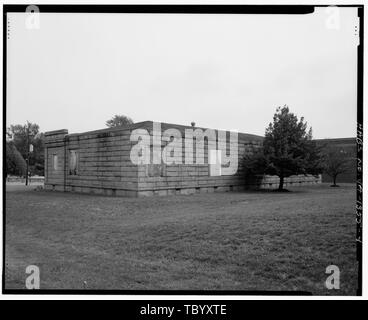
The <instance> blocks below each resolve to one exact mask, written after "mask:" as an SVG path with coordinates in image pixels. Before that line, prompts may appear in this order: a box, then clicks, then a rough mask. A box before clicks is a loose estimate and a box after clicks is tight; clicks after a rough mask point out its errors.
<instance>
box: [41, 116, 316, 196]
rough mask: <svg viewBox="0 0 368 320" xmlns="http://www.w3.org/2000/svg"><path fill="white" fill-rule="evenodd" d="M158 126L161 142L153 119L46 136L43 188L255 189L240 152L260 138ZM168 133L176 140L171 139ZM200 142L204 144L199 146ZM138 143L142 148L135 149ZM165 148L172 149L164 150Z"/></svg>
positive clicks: (300, 179) (309, 179)
mask: <svg viewBox="0 0 368 320" xmlns="http://www.w3.org/2000/svg"><path fill="white" fill-rule="evenodd" d="M155 125H156V127H155ZM155 128H156V129H155ZM158 128H159V133H160V135H162V137H161V139H157V123H154V122H152V121H145V122H140V123H135V124H132V125H129V126H126V127H117V128H108V129H102V130H97V131H90V132H84V133H74V134H69V133H68V130H65V129H64V130H56V131H50V132H46V133H45V188H46V189H48V190H58V191H73V192H85V193H93V194H102V195H116V196H150V195H169V194H192V193H203V192H219V191H238V190H243V189H245V188H249V187H255V185H254V184H253V183H252V182H251V181H246V179H245V178H244V173H243V170H242V168H241V163H242V158H243V156H244V154H245V153H247V152H253V150H255V149H256V148H259V147H260V146H261V144H262V140H263V137H261V136H257V135H252V134H246V133H237V134H236V136H237V139H236V140H232V137H233V133H230V132H224V131H220V130H211V129H209V130H210V131H206V130H207V129H204V128H198V127H195V128H193V127H190V126H182V125H175V124H168V123H160V124H159V127H158ZM155 130H156V131H155ZM194 130H196V131H194ZM173 131H174V133H175V134H176V136H175V135H174V136H171V134H172V133H173ZM137 132H138V133H139V134H137ZM188 132H189V133H190V132H195V133H199V135H198V136H195V137H197V138H196V139H195V138H193V137H192V136H190V135H189V137H188ZM201 132H203V133H204V135H203V136H201V135H200V133H201ZM178 134H179V135H178ZM206 134H208V136H209V137H210V138H211V140H210V138H208V137H207V136H206ZM234 137H235V135H234ZM202 138H203V140H202ZM213 139H214V140H213ZM201 140H202V141H203V145H201V143H199V144H198V141H199V142H201ZM209 141H211V142H209ZM143 142H145V143H146V145H145V146H146V147H145V148H143V147H142V148H140V144H141V143H143ZM192 142H193V146H192V147H190V145H191V143H192ZM170 145H171V146H172V145H174V146H175V148H174V150H172V149H173V148H167V147H168V146H170ZM188 146H189V147H188ZM220 146H222V151H221V150H220V151H219V150H218V149H220ZM213 149H215V150H213ZM132 155H133V157H132ZM134 155H135V156H136V158H137V157H138V161H137V159H136V158H134ZM155 157H156V159H154V158H155ZM168 158H170V159H169V160H170V161H171V162H170V161H168ZM143 160H144V161H143ZM231 165H233V166H234V165H235V166H236V167H235V170H234V168H233V169H231V168H230V166H231ZM278 182H279V179H278V177H270V176H265V177H263V179H262V180H261V181H260V182H258V183H257V187H262V188H271V187H272V188H274V187H275V186H276V185H277V184H278ZM320 182H321V177H320V176H317V177H316V176H312V175H310V176H304V175H302V176H292V177H289V178H286V179H285V186H290V185H293V186H294V185H305V184H316V183H320Z"/></svg>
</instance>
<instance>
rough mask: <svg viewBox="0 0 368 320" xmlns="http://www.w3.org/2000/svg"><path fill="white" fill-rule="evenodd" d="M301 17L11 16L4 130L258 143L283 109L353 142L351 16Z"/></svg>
mask: <svg viewBox="0 0 368 320" xmlns="http://www.w3.org/2000/svg"><path fill="white" fill-rule="evenodd" d="M339 15H340V23H339V29H329V28H327V27H326V19H328V17H329V15H328V13H326V11H325V8H321V9H318V10H317V11H316V12H315V13H314V14H308V15H220V14H216V15H203V14H198V15H174V14H173V15H171V14H170V15H162V14H48V13H44V14H42V13H41V16H40V28H39V29H27V28H26V27H25V17H26V15H25V14H21V13H17V14H15V13H14V14H9V17H10V19H9V23H10V36H9V37H10V39H9V40H8V52H7V59H8V60H7V63H8V66H7V67H8V69H7V124H8V125H9V124H17V123H25V122H26V120H29V121H31V122H35V123H37V124H39V125H40V129H41V131H49V130H56V129H64V128H65V129H68V130H69V133H75V132H84V131H89V130H96V129H102V128H105V121H106V120H108V119H109V118H111V117H112V116H113V115H115V114H124V115H127V116H129V117H131V118H132V119H133V120H134V121H135V122H140V121H145V120H155V121H160V122H169V123H177V124H185V125H190V123H191V122H192V121H195V122H196V124H197V126H202V127H210V128H215V129H216V128H221V129H237V130H239V131H240V132H246V133H252V134H259V135H263V134H264V130H265V127H266V126H267V125H268V123H269V122H270V121H271V120H272V116H273V114H274V112H275V110H276V108H277V107H278V106H282V105H284V104H287V105H289V107H290V109H291V110H292V111H293V112H295V113H296V114H297V115H298V116H304V117H305V119H306V120H307V121H308V123H309V124H310V125H311V126H312V127H313V134H314V137H315V138H333V137H353V136H355V135H356V129H355V128H356V99H357V94H356V90H357V80H356V78H357V68H356V64H357V57H356V54H357V47H356V45H357V42H356V38H355V37H354V26H355V23H356V17H357V10H356V9H354V8H340V11H339Z"/></svg>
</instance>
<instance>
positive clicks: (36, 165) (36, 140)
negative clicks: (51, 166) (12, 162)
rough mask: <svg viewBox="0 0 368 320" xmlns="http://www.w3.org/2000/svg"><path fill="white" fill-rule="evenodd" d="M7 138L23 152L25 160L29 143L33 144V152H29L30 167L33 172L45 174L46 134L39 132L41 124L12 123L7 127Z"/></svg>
mask: <svg viewBox="0 0 368 320" xmlns="http://www.w3.org/2000/svg"><path fill="white" fill-rule="evenodd" d="M27 134H28V137H27ZM7 140H8V142H11V143H12V145H13V146H14V147H15V148H16V150H17V151H18V152H19V153H20V154H21V156H22V158H23V160H26V159H27V157H28V144H32V145H33V152H31V153H30V154H29V165H30V167H29V169H30V171H31V173H32V174H38V175H43V174H44V160H45V159H44V158H45V157H44V134H43V133H41V132H39V126H38V125H37V124H36V123H29V122H27V124H26V125H21V124H16V125H11V126H10V127H9V128H7ZM7 150H8V149H7ZM9 151H10V149H9Z"/></svg>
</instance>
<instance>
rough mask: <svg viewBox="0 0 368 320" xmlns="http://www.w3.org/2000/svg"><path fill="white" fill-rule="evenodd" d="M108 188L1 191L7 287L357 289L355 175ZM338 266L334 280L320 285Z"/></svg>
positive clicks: (349, 292) (320, 291)
mask: <svg viewBox="0 0 368 320" xmlns="http://www.w3.org/2000/svg"><path fill="white" fill-rule="evenodd" d="M291 190H292V191H293V192H289V193H275V192H266V191H265V192H248V193H245V192H242V193H235V192H234V193H215V194H198V195H190V196H171V197H150V198H114V197H103V196H91V195H81V194H71V193H58V192H47V191H23V190H12V191H11V192H7V193H6V254H5V257H6V269H5V271H6V272H5V278H6V288H7V289H12V288H25V278H26V276H27V275H26V274H25V268H26V267H27V266H28V265H30V264H34V265H37V266H39V268H40V274H41V289H152V290H159V289H181V290H186V289H193V290H196V289H201V290H207V289H211V290H304V291H309V292H311V293H313V294H319V295H326V294H338V295H355V292H356V289H357V264H356V260H355V259H356V256H355V253H356V249H355V228H356V225H355V185H344V186H342V187H340V188H329V186H328V185H321V186H311V187H298V188H294V189H291ZM330 264H335V265H337V266H338V267H339V268H340V271H341V275H340V276H341V278H340V290H332V291H331V290H327V289H326V288H325V280H326V278H327V276H328V275H327V274H325V270H326V267H327V266H328V265H330Z"/></svg>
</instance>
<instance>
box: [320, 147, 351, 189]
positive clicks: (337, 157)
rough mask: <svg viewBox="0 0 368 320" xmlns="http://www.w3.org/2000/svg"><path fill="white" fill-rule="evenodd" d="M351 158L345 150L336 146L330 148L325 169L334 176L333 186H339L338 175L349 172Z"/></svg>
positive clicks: (326, 155)
mask: <svg viewBox="0 0 368 320" xmlns="http://www.w3.org/2000/svg"><path fill="white" fill-rule="evenodd" d="M350 163H351V158H350V157H349V156H348V155H347V153H346V152H344V150H339V149H336V148H328V149H327V152H326V154H325V166H324V171H325V172H326V173H327V174H328V175H329V176H330V177H331V178H332V180H333V185H332V186H331V187H338V185H337V184H336V179H337V176H338V175H340V174H342V173H345V172H348V171H349V170H350V168H351V165H350Z"/></svg>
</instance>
